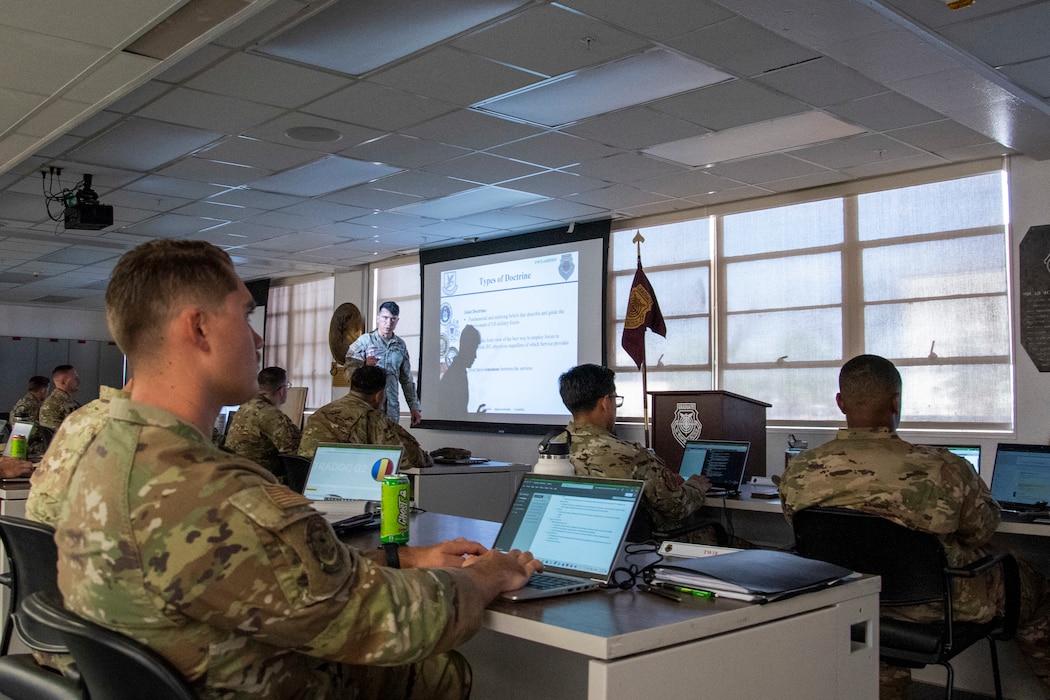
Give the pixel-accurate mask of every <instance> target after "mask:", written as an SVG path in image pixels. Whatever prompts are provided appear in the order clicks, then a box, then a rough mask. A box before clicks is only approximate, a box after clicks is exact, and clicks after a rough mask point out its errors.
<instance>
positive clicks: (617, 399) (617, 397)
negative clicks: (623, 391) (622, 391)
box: [609, 394, 623, 408]
mask: <svg viewBox="0 0 1050 700" xmlns="http://www.w3.org/2000/svg"><path fill="white" fill-rule="evenodd" d="M609 398H611V399H612V400H614V401H615V402H616V408H620V407H621V406H623V397H622V396H620V395H619V394H609Z"/></svg>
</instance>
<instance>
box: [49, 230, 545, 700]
mask: <svg viewBox="0 0 1050 700" xmlns="http://www.w3.org/2000/svg"><path fill="white" fill-rule="evenodd" d="M106 306H107V319H108V321H109V325H110V331H111V332H112V334H113V337H114V339H115V340H116V341H117V344H118V345H119V346H120V348H121V349H122V350H123V351H124V353H125V354H126V355H127V356H128V358H129V360H130V361H131V363H132V365H133V366H134V367H135V382H134V385H133V387H132V389H131V396H130V398H111V399H110V400H109V402H108V403H107V404H103V403H102V402H99V404H98V405H97V410H95V411H93V412H92V413H91V414H90V416H92V424H91V426H90V431H88V432H90V433H91V434H90V436H89V437H88V440H87V444H84V443H83V442H82V441H81V442H78V440H77V438H78V436H77V435H73V434H70V433H68V432H64V433H63V434H62V435H61V436H60V438H59V439H58V440H56V443H54V444H53V445H52V451H53V452H54V459H55V460H56V463H55V464H54V465H53V466H54V468H55V469H56V470H58V471H64V472H66V473H67V474H70V475H71V477H70V479H69V483H68V488H67V490H66V493H67V499H68V500H67V503H66V505H65V506H64V507H63V508H61V509H60V512H59V514H58V519H57V522H56V537H55V541H56V543H57V545H58V585H59V589H60V590H61V592H62V594H63V597H64V599H65V604H66V607H68V608H69V609H71V610H72V611H74V612H76V613H77V614H79V615H82V616H84V617H87V618H89V619H92V620H94V621H96V622H98V623H99V624H102V625H104V626H106V627H109V628H111V629H115V630H117V631H120V632H123V633H125V634H128V635H131V636H133V637H134V638H136V639H138V640H139V641H141V642H143V643H145V644H147V645H149V646H150V647H152V648H153V649H155V650H156V651H158V652H160V653H161V654H163V655H164V656H165V657H166V658H167V659H168V660H170V661H171V662H172V663H173V664H174V665H175V666H176V667H177V668H178V669H179V670H180V671H181V672H182V673H183V675H184V676H185V677H186V678H187V680H188V681H189V682H190V683H191V685H192V686H193V687H194V690H195V692H196V694H197V696H198V697H201V698H204V699H205V700H212V699H218V698H222V699H223V700H228V699H229V700H241V699H244V700H247V699H248V698H259V697H265V698H277V699H281V698H296V699H297V700H299V699H307V700H309V699H319V698H344V697H345V698H350V697H353V698H361V699H363V698H388V697H404V698H461V697H466V694H467V693H468V692H469V667H468V666H467V665H466V662H465V660H464V659H463V658H462V657H461V656H459V655H458V654H456V653H455V652H451V651H449V650H451V649H452V648H453V647H455V646H456V645H457V644H459V643H461V642H463V641H464V640H466V639H467V638H469V636H470V635H471V634H473V632H474V631H475V630H476V629H477V627H478V626H479V624H480V622H481V619H482V615H483V612H484V608H485V606H486V605H488V603H489V602H491V600H493V598H494V597H495V596H496V595H497V594H498V593H499V592H501V591H504V590H510V589H513V588H517V587H519V586H521V585H522V584H523V583H524V582H525V580H526V579H527V578H528V576H529V575H531V573H532V572H534V571H536V570H539V569H541V568H542V566H541V565H540V564H539V562H537V561H535V560H533V559H532V557H531V555H529V554H527V553H521V552H511V553H508V554H502V553H500V552H497V551H494V550H492V551H485V550H484V548H483V547H481V545H479V544H477V543H474V542H468V541H466V540H463V539H459V540H454V541H450V542H445V543H442V544H440V545H436V546H434V547H403V548H400V557H401V563H402V565H404V566H406V567H409V568H406V569H405V570H397V569H395V568H388V567H384V566H380V565H379V564H380V563H381V562H382V561H385V559H384V554H383V553H382V552H369V553H364V552H359V551H356V550H353V549H351V548H349V547H347V546H346V545H344V544H342V543H341V542H339V540H338V539H336V537H335V533H334V532H332V529H331V527H330V526H329V525H328V524H327V522H326V521H325V520H324V518H323V517H321V515H320V514H319V513H317V511H315V510H313V508H312V507H311V505H310V502H309V501H308V500H307V499H305V498H303V497H302V496H300V495H299V494H296V493H294V492H292V491H290V490H289V489H287V488H286V487H284V486H282V485H280V484H277V483H276V482H275V480H274V477H273V475H272V474H270V472H268V471H266V470H265V469H263V468H262V467H260V466H258V465H256V464H255V463H253V462H250V461H248V460H245V459H243V458H240V457H237V456H235V455H230V454H229V453H226V452H223V451H221V450H219V449H217V448H216V447H215V446H214V445H213V444H212V443H211V441H210V440H209V439H208V437H207V435H208V434H209V432H210V430H211V426H212V424H213V422H214V420H215V417H216V416H217V415H218V413H219V410H220V409H221V407H222V406H224V405H233V404H240V403H242V402H244V401H247V400H248V399H249V398H251V396H252V395H253V394H254V393H255V391H256V390H257V384H256V371H255V367H256V364H255V363H256V362H257V349H258V348H259V347H261V345H262V339H261V338H260V337H259V336H258V335H257V334H256V333H255V332H254V331H253V330H252V327H251V325H250V323H249V318H248V317H249V315H250V314H251V311H252V309H253V308H254V302H253V301H252V297H251V294H250V293H249V292H248V290H247V288H246V287H245V286H244V283H243V282H241V281H240V279H238V278H237V275H236V273H235V271H234V268H233V263H232V262H231V260H230V258H229V256H228V255H227V254H226V253H224V252H223V251H222V250H220V249H219V248H217V247H215V246H213V245H211V244H208V243H205V242H203V241H181V240H180V241H173V240H167V239H157V240H153V241H150V242H148V243H146V244H143V245H141V246H139V247H138V248H136V249H135V250H133V251H131V252H130V253H128V254H126V255H125V256H123V257H122V258H121V260H120V262H119V263H118V264H117V266H116V268H114V270H113V275H112V278H111V281H110V285H109V289H108V290H107V293H106ZM173 377H178V381H175V380H173ZM63 455H64V456H65V457H64V458H65V459H68V460H69V461H68V462H66V463H58V460H59V459H60V458H62V456H63ZM49 456H50V455H49ZM464 556H466V557H467V559H464ZM426 566H441V567H446V568H420V567H426ZM134 691H135V689H134V688H129V689H128V695H129V697H130V696H133V695H134Z"/></svg>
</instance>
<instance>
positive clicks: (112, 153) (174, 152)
mask: <svg viewBox="0 0 1050 700" xmlns="http://www.w3.org/2000/svg"><path fill="white" fill-rule="evenodd" d="M219 136H220V134H218V133H216V132H210V131H201V130H199V129H191V128H189V127H185V126H176V125H174V124H164V123H162V122H157V121H153V120H150V119H140V118H138V117H132V118H130V119H128V120H127V121H125V122H122V123H120V124H118V125H117V126H115V127H114V128H112V129H110V130H109V131H107V132H105V133H103V134H101V135H100V136H97V137H95V138H94V139H91V140H90V141H88V142H87V143H85V144H84V145H83V146H81V147H80V148H77V149H76V150H74V151H73V152H72V154H71V155H72V156H73V157H75V158H77V159H78V160H81V161H84V162H88V163H98V164H100V165H111V166H113V167H115V168H128V169H129V170H140V171H147V170H152V169H154V168H157V167H159V166H161V165H163V164H164V163H167V162H169V161H171V160H174V159H175V158H178V157H180V156H184V155H186V154H187V153H191V152H193V151H195V150H197V149H198V148H201V147H202V146H205V145H207V144H209V143H211V142H212V141H215V140H216V139H217V138H219Z"/></svg>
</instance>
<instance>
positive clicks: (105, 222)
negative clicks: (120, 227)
mask: <svg viewBox="0 0 1050 700" xmlns="http://www.w3.org/2000/svg"><path fill="white" fill-rule="evenodd" d="M65 223H66V228H67V229H77V230H81V231H98V230H100V229H104V228H106V227H108V226H112V225H113V207H111V206H110V205H108V204H99V201H98V194H97V193H96V192H95V190H93V189H91V176H90V175H84V186H83V187H82V188H80V189H79V190H77V192H76V201H74V202H70V203H69V204H68V205H67V206H66V209H65Z"/></svg>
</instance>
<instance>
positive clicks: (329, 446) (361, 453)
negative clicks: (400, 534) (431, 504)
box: [303, 442, 401, 526]
mask: <svg viewBox="0 0 1050 700" xmlns="http://www.w3.org/2000/svg"><path fill="white" fill-rule="evenodd" d="M400 463H401V446H400V445H352V444H341V443H332V442H322V443H320V444H319V445H318V446H317V451H316V452H315V453H314V458H313V461H311V462H310V471H309V472H308V473H307V475H306V486H305V488H304V489H303V495H304V496H306V497H307V498H309V499H310V500H311V501H314V507H315V508H316V509H317V510H318V511H320V513H321V514H322V515H323V516H324V517H325V520H327V521H328V522H330V523H333V525H334V524H339V525H342V526H347V525H349V524H354V525H363V524H365V521H371V520H375V522H376V523H378V522H379V521H378V517H379V502H380V500H381V499H382V493H383V483H382V482H383V477H385V476H389V475H391V474H396V473H397V468H398V465H399V464H400ZM366 515H367V517H359V518H358V519H357V520H355V521H353V522H352V523H346V522H344V521H346V520H347V519H348V518H351V517H356V516H366Z"/></svg>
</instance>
